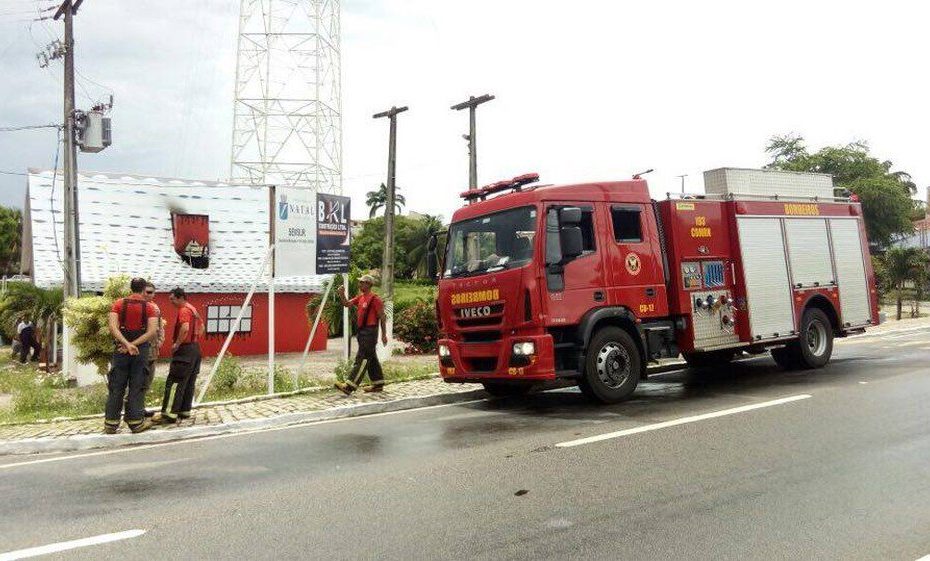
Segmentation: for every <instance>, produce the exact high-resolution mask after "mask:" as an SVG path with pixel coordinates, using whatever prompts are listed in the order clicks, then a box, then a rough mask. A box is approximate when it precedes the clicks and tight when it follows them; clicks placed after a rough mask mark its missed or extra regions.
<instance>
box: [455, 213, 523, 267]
mask: <svg viewBox="0 0 930 561" xmlns="http://www.w3.org/2000/svg"><path fill="white" fill-rule="evenodd" d="M535 238H536V209H535V208H533V207H521V208H515V209H513V210H506V211H504V212H497V213H494V214H489V215H487V216H481V217H479V218H472V219H471V220H463V221H461V222H456V223H455V224H453V225H452V226H451V227H450V228H449V243H448V246H447V247H446V270H445V273H444V274H443V277H445V278H450V277H462V276H467V275H477V274H480V273H487V272H494V271H500V270H503V269H509V268H513V267H519V266H521V265H525V264H526V263H528V262H529V261H530V259H532V258H533V240H534V239H535Z"/></svg>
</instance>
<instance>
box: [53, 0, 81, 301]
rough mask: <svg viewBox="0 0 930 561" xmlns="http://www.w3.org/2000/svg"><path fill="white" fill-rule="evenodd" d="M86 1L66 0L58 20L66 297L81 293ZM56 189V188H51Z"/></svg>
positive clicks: (56, 13)
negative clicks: (78, 39)
mask: <svg viewBox="0 0 930 561" xmlns="http://www.w3.org/2000/svg"><path fill="white" fill-rule="evenodd" d="M83 1H84V0H64V2H62V4H61V6H59V8H58V11H57V12H55V19H56V20H58V19H60V18H62V17H64V23H65V45H64V50H65V54H64V58H65V75H64V85H65V91H64V128H65V139H64V142H65V161H64V168H65V169H64V246H65V262H64V272H65V278H64V295H65V297H69V296H70V297H75V298H76V297H78V296H80V294H81V238H80V227H79V226H78V222H79V220H78V216H79V215H78V190H77V144H76V143H75V136H76V130H75V122H74V116H75V108H74V15H75V14H76V13H77V10H78V8H79V7H80V6H81V3H82V2H83ZM52 187H53V188H54V185H53V186H52Z"/></svg>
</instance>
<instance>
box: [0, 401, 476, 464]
mask: <svg viewBox="0 0 930 561" xmlns="http://www.w3.org/2000/svg"><path fill="white" fill-rule="evenodd" d="M487 396H488V394H487V393H485V391H484V390H483V389H482V390H471V391H465V392H457V393H445V394H433V395H428V396H422V397H405V398H401V399H395V400H393V401H375V402H370V403H358V404H354V405H347V406H344V407H335V408H332V409H323V410H319V411H305V412H298V413H285V414H283V415H277V416H275V417H267V418H264V419H247V420H243V421H234V422H232V423H224V424H220V425H209V426H204V427H196V426H194V427H188V428H185V427H178V428H168V429H161V430H159V429H156V430H152V431H148V432H144V433H141V434H132V433H126V434H115V435H104V434H85V435H74V436H66V437H45V438H31V439H24V440H5V441H0V456H7V455H9V456H12V455H25V454H42V453H55V452H78V451H84V450H99V449H107V448H122V447H125V446H133V445H139V444H161V443H165V442H175V441H179V440H193V439H197V438H203V437H206V436H216V435H220V434H227V433H239V432H250V431H255V430H259V429H266V428H273V427H285V426H288V425H299V424H305V423H312V422H316V421H329V420H333V419H345V418H349V417H361V416H365V415H374V414H377V413H390V412H393V411H404V410H408V409H420V408H423V407H430V406H434V405H446V404H451V403H461V402H465V401H473V400H476V399H485V398H487Z"/></svg>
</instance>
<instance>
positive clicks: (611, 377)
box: [578, 327, 642, 403]
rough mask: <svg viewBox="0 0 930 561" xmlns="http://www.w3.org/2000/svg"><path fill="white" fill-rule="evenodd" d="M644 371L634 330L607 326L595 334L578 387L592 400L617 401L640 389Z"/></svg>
mask: <svg viewBox="0 0 930 561" xmlns="http://www.w3.org/2000/svg"><path fill="white" fill-rule="evenodd" d="M641 372H642V359H641V357H640V355H639V348H638V347H637V346H636V343H635V342H634V341H633V338H632V337H630V334H629V333H627V332H626V331H624V330H623V329H620V328H619V327H605V328H603V329H601V330H600V331H598V332H597V333H595V334H594V337H592V338H591V343H590V344H589V345H588V353H587V356H586V358H585V370H584V372H583V373H582V376H581V380H580V381H579V382H578V387H579V388H581V392H582V393H583V394H585V396H586V397H588V399H591V400H592V401H596V402H599V403H617V402H620V401H623V400H624V399H626V398H627V397H629V396H630V394H632V393H633V391H634V390H636V385H637V384H639V377H640V374H641Z"/></svg>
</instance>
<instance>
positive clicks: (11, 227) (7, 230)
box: [0, 206, 23, 276]
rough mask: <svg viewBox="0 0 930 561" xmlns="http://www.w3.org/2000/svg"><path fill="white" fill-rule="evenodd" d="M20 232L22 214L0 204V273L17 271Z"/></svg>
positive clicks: (21, 229) (5, 273)
mask: <svg viewBox="0 0 930 561" xmlns="http://www.w3.org/2000/svg"><path fill="white" fill-rule="evenodd" d="M22 232H23V215H22V213H21V212H20V211H19V209H16V208H9V207H5V206H0V275H4V276H9V275H15V274H18V273H19V271H20V253H21V251H22Z"/></svg>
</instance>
